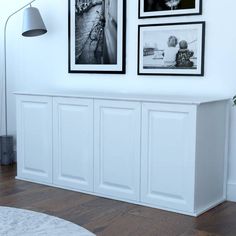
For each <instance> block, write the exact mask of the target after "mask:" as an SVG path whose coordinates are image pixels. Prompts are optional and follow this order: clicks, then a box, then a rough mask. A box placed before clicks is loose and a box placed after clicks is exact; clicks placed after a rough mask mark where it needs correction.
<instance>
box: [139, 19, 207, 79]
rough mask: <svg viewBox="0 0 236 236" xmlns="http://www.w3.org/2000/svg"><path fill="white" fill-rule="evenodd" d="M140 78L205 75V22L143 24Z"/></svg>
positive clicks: (140, 49) (140, 31) (140, 37)
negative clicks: (145, 76)
mask: <svg viewBox="0 0 236 236" xmlns="http://www.w3.org/2000/svg"><path fill="white" fill-rule="evenodd" d="M138 37H139V45H138V54H139V56H138V74H139V75H192V76H203V75H204V38H205V22H192V23H173V24H159V25H140V26H139V36H138Z"/></svg>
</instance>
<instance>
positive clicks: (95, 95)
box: [14, 91, 230, 105]
mask: <svg viewBox="0 0 236 236" xmlns="http://www.w3.org/2000/svg"><path fill="white" fill-rule="evenodd" d="M14 94H15V95H28V96H46V97H67V98H87V99H108V100H109V99H110V100H126V101H140V102H162V103H178V104H195V105H199V104H202V103H209V102H217V101H225V100H229V99H230V98H229V97H226V96H225V97H223V96H222V97H220V96H219V97H216V96H209V97H207V96H187V95H186V96H181V95H166V94H141V93H140V94H134V93H127V92H120V93H118V92H117V93H109V92H94V91H93V92H84V91H83V92H81V91H77V92H74V93H73V92H55V93H54V92H53V93H52V92H19V91H17V92H14Z"/></svg>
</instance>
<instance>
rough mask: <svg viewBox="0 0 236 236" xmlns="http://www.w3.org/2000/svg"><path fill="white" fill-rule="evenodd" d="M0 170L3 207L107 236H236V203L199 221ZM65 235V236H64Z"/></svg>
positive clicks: (221, 206)
mask: <svg viewBox="0 0 236 236" xmlns="http://www.w3.org/2000/svg"><path fill="white" fill-rule="evenodd" d="M15 175H16V170H15V167H0V205H1V206H11V207H17V208H24V209H29V210H34V211H38V212H44V213H47V214H50V215H54V216H58V217H61V218H63V219H66V220H69V221H71V222H74V223H76V224H79V225H81V226H83V227H85V228H87V229H88V230H90V231H92V232H93V233H95V234H96V235H104V236H154V235H155V236H159V235H160V236H211V235H212V236H213V235H215V236H216V235H224V236H226V235H230V236H231V235H232V236H236V203H232V202H226V203H224V204H221V205H220V206H218V207H216V208H214V209H213V210H211V211H209V212H207V213H205V214H203V215H202V216H200V217H198V218H194V217H188V216H184V215H180V214H175V213H170V212H166V211H162V210H157V209H152V208H148V207H142V206H137V205H133V204H128V203H124V202H119V201H113V200H108V199H104V198H99V197H95V196H90V195H86V194H80V193H76V192H72V191H66V190H61V189H57V188H52V187H47V186H43V185H38V184H33V183H28V182H24V181H19V180H15V179H14V177H15ZM65 236H66V235H65Z"/></svg>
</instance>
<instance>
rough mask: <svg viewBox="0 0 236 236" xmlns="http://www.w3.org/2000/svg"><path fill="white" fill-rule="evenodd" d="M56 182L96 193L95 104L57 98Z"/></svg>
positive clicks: (55, 119)
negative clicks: (94, 187) (94, 150)
mask: <svg viewBox="0 0 236 236" xmlns="http://www.w3.org/2000/svg"><path fill="white" fill-rule="evenodd" d="M53 104H54V109H53V110H54V113H53V114H54V180H53V182H54V183H55V184H57V185H62V186H67V187H71V188H74V189H78V190H85V191H92V190H93V100H90V99H73V98H54V103H53Z"/></svg>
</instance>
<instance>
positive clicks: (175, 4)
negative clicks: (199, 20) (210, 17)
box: [139, 0, 202, 18]
mask: <svg viewBox="0 0 236 236" xmlns="http://www.w3.org/2000/svg"><path fill="white" fill-rule="evenodd" d="M200 14H202V0H139V18H151V17H164V16H183V15H200Z"/></svg>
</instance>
